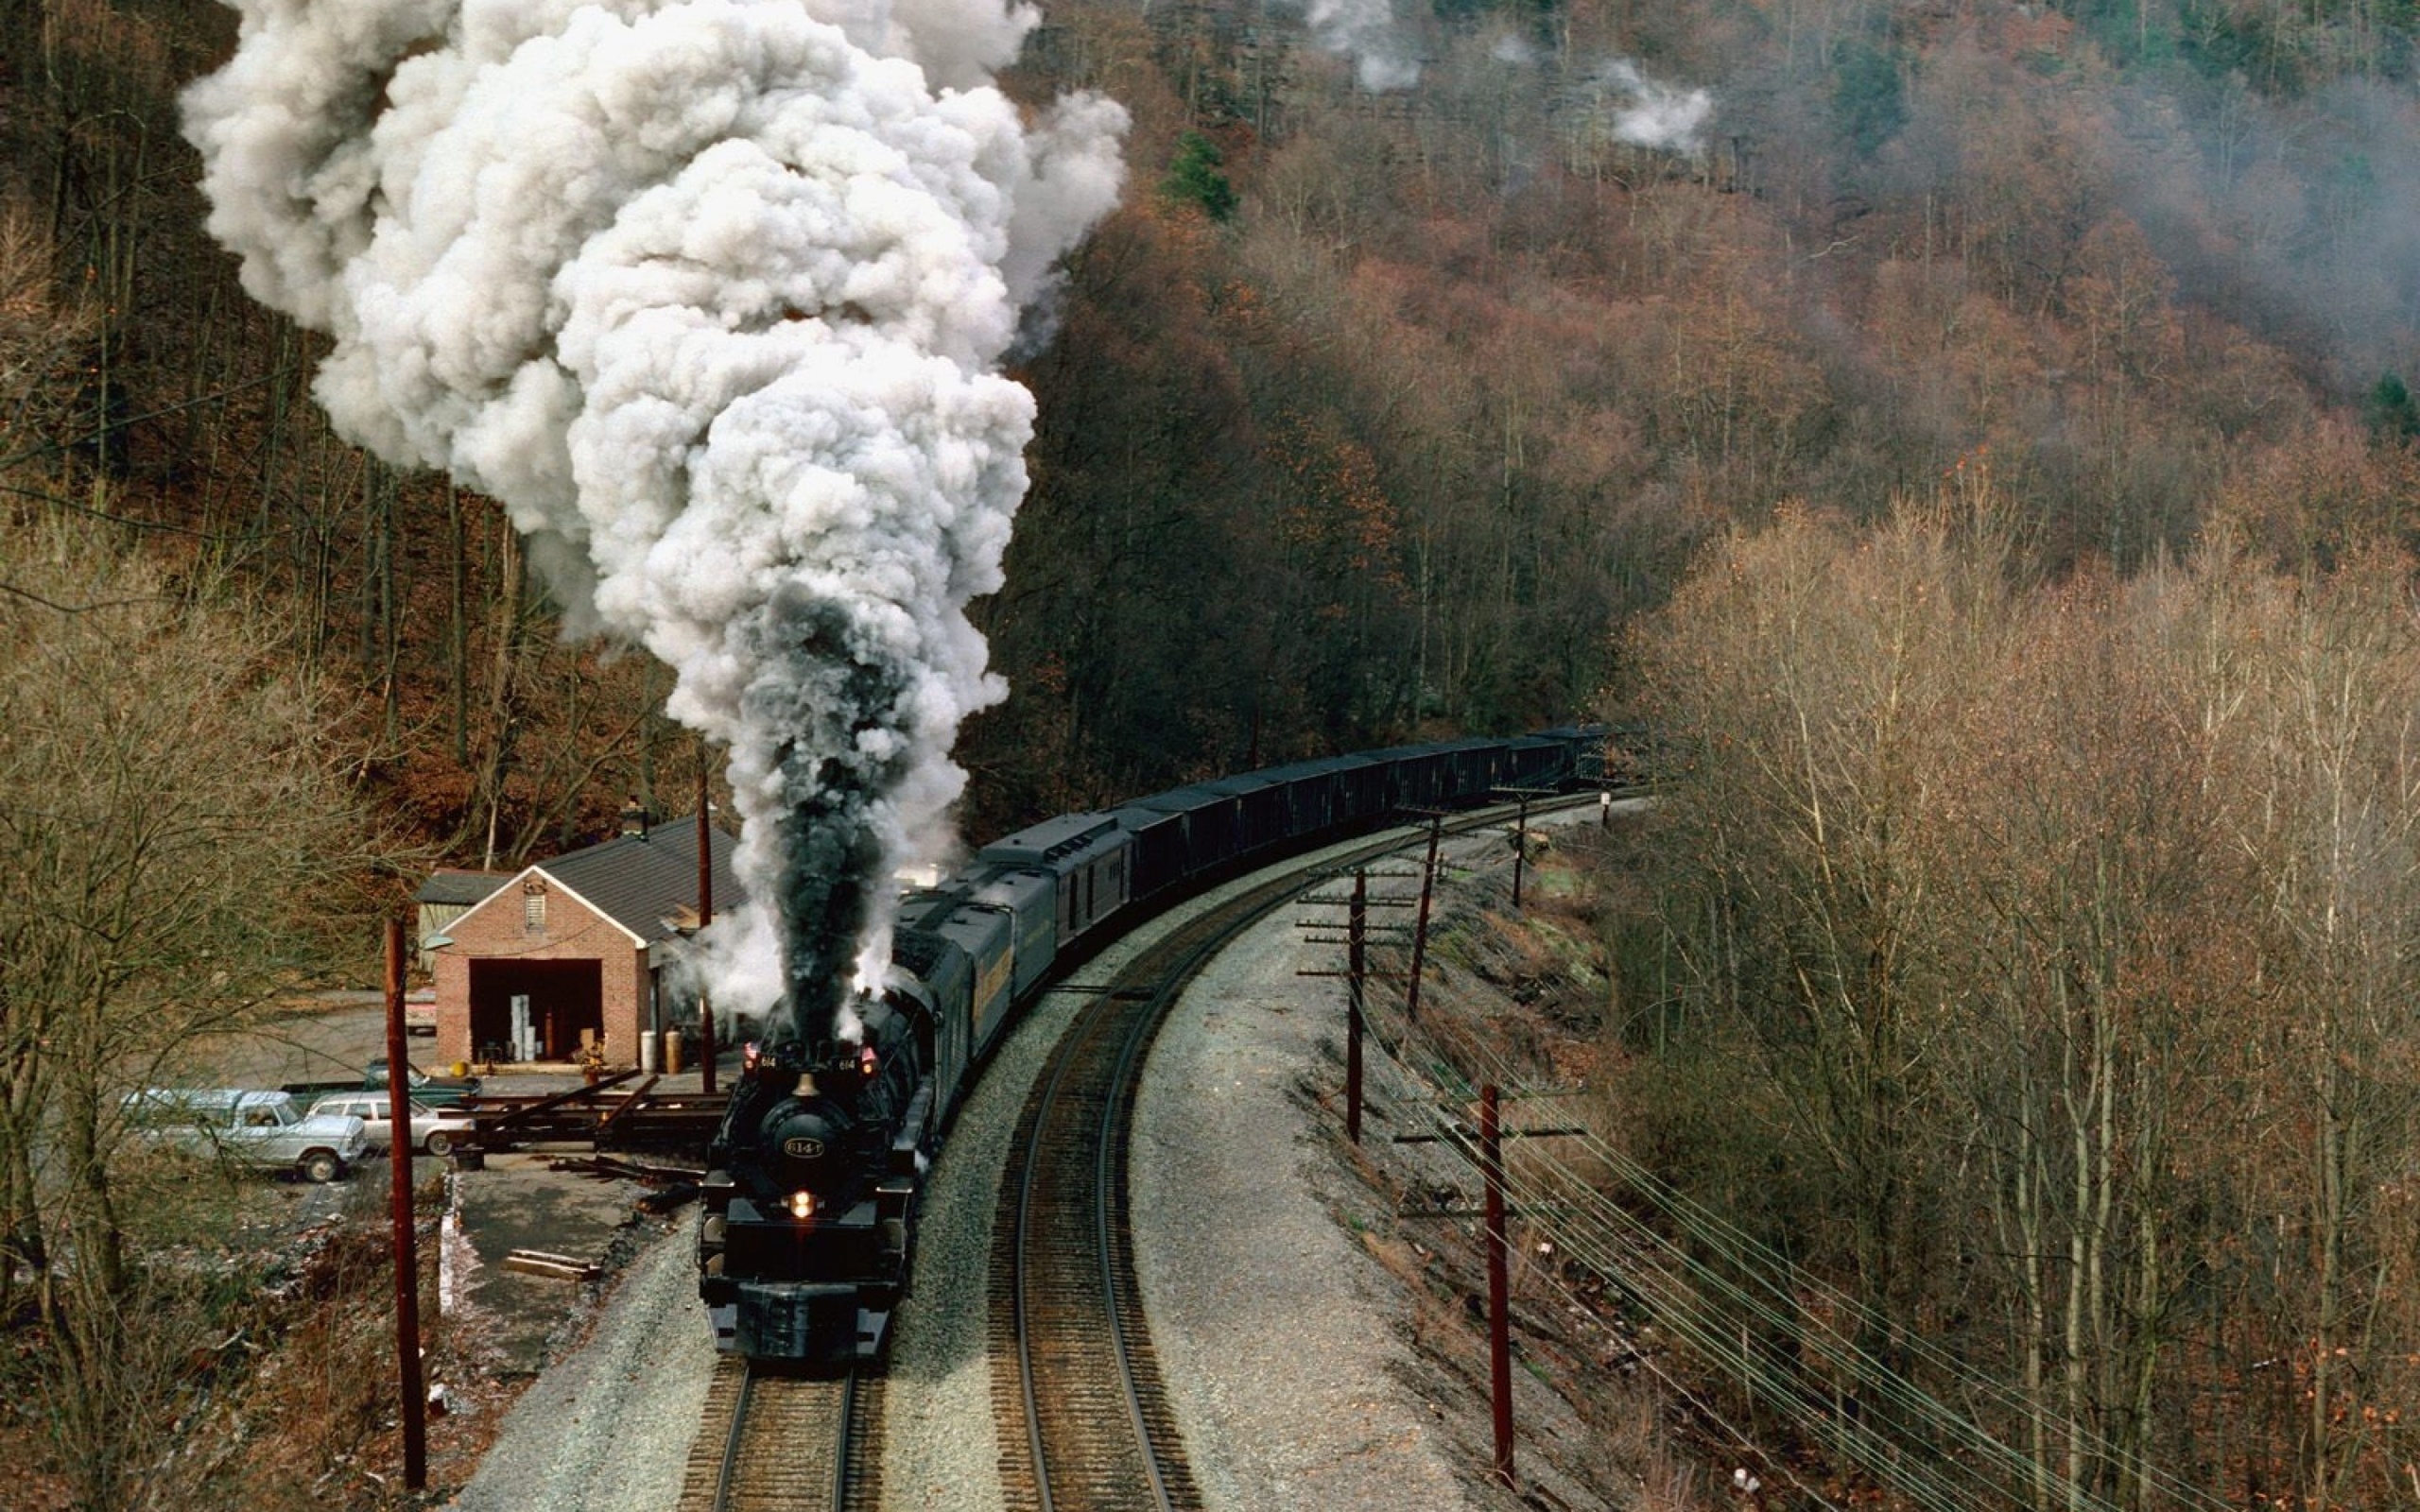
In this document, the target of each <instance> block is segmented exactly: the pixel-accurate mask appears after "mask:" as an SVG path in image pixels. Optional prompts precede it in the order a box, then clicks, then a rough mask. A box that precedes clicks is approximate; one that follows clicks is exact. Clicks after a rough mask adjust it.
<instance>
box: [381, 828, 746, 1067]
mask: <svg viewBox="0 0 2420 1512" xmlns="http://www.w3.org/2000/svg"><path fill="white" fill-rule="evenodd" d="M711 833H712V840H711V846H712V854H713V863H712V864H713V868H714V872H713V875H714V907H715V912H716V913H717V915H720V914H722V913H724V912H727V911H728V910H730V909H732V908H735V907H737V906H738V905H739V903H740V902H741V901H742V899H741V894H740V890H739V885H738V882H737V880H736V879H735V878H734V877H733V875H732V871H731V855H732V851H733V849H734V846H735V841H734V840H733V838H732V836H731V835H729V834H727V833H724V832H723V831H722V830H720V829H715V830H713V831H712V832H711ZM697 918H698V821H697V819H696V818H695V817H694V816H693V817H690V818H686V819H676V820H674V821H673V822H671V823H669V824H663V825H656V826H653V827H652V828H650V827H648V825H647V824H646V823H645V822H644V819H643V818H641V819H640V821H639V822H638V823H637V824H636V825H635V826H633V827H632V828H631V830H630V831H627V832H626V833H623V834H622V835H620V836H618V837H616V838H614V839H612V840H607V841H605V842H604V843H603V844H601V845H593V846H590V847H588V848H587V849H586V850H584V851H572V852H570V853H569V854H567V855H562V856H557V857H556V858H554V859H553V860H551V861H544V862H540V863H539V864H537V865H536V866H532V867H530V868H527V869H526V870H524V871H521V872H519V873H517V874H515V875H513V876H511V877H510V878H507V879H506V880H505V881H504V883H503V885H501V886H498V887H496V888H495V889H494V890H493V891H492V892H490V893H489V894H488V895H487V896H486V897H485V898H484V899H483V900H481V901H480V902H476V903H475V904H473V905H471V906H470V907H469V908H467V909H465V910H464V911H463V912H462V913H461V915H460V916H459V917H458V918H456V919H453V920H452V921H451V922H450V923H448V924H447V925H446V926H445V927H444V932H443V933H442V934H441V935H438V936H434V937H432V938H430V939H428V940H426V941H425V942H424V948H425V949H426V952H427V954H428V955H429V956H430V958H431V959H432V960H433V961H434V963H435V970H436V976H437V1058H438V1059H439V1060H440V1061H441V1062H443V1061H456V1060H474V1061H506V1060H512V1059H515V1058H517V1056H516V1052H515V1049H514V1034H515V1031H516V1027H519V1026H526V1032H527V1040H528V1041H529V1048H532V1049H534V1050H535V1052H536V1054H535V1056H534V1057H533V1058H535V1059H538V1060H564V1061H567V1060H570V1059H572V1058H574V1057H577V1056H578V1055H579V1051H580V1047H581V1044H582V1043H583V1040H596V1041H598V1042H601V1043H602V1045H603V1047H604V1056H605V1061H606V1063H607V1064H608V1065H610V1066H631V1065H636V1064H639V1062H640V1052H639V1036H640V1035H641V1034H642V1033H646V1032H652V1031H655V1030H660V1029H664V1028H669V1027H674V1026H676V1025H679V1024H681V1023H683V1022H686V1019H685V1018H684V1015H688V1016H694V1012H695V1009H694V1000H691V999H687V998H678V999H676V997H675V996H674V995H673V994H672V992H671V991H670V990H669V988H667V985H666V969H667V968H668V967H670V966H671V965H672V964H673V963H674V962H675V961H677V960H679V959H680V957H681V954H682V952H683V950H685V949H686V948H687V942H686V940H685V938H684V936H683V930H684V929H685V928H687V927H689V926H691V925H694V924H695V923H696V922H697ZM516 999H517V1000H520V1001H519V1002H518V1003H517V1004H516V1001H515V1000H516Z"/></svg>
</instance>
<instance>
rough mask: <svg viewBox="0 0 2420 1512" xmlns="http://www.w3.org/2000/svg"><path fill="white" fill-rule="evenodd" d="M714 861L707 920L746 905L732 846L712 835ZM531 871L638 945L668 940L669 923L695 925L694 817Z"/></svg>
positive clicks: (728, 838) (731, 840) (571, 854)
mask: <svg viewBox="0 0 2420 1512" xmlns="http://www.w3.org/2000/svg"><path fill="white" fill-rule="evenodd" d="M709 844H710V846H711V848H712V850H713V854H714V861H713V867H714V883H715V897H714V905H715V912H716V914H717V915H720V914H722V913H725V912H727V911H729V910H731V909H734V908H736V907H738V906H739V904H740V903H741V902H744V901H745V900H746V894H744V893H742V892H741V891H740V887H739V879H738V878H736V877H735V876H733V875H732V870H731V856H732V852H733V851H735V850H736V849H737V848H738V844H739V842H738V841H737V840H735V839H734V838H733V837H732V836H731V835H729V834H727V833H724V832H723V831H721V830H720V829H717V830H715V831H713V838H712V840H711V841H710V842H709ZM537 869H538V870H540V871H543V872H544V873H545V874H546V875H547V876H549V877H552V878H554V879H555V880H556V881H557V882H560V883H562V885H564V886H566V887H568V888H570V889H571V890H572V891H573V892H575V893H578V894H579V896H580V897H581V898H582V899H583V900H585V901H586V902H588V904H589V905H590V906H591V907H593V908H595V909H596V910H597V911H598V912H599V913H602V914H604V915H605V916H606V917H608V918H610V919H613V920H614V922H615V923H617V924H619V925H621V926H622V927H623V928H624V929H627V930H629V931H630V932H631V934H633V935H635V936H638V937H639V939H640V941H641V942H642V943H643V944H647V945H653V944H655V943H657V942H658V941H660V940H666V939H670V938H671V937H673V936H675V935H676V934H678V933H679V931H678V930H677V929H676V928H675V927H674V921H675V920H677V919H682V918H683V917H688V918H690V919H694V918H695V915H696V911H697V906H698V820H697V816H695V815H692V816H689V817H688V818H685V819H674V820H672V821H671V822H670V823H668V824H659V825H656V826H655V827H654V828H652V829H650V830H648V833H645V834H625V835H620V836H617V837H616V838H614V839H611V840H607V841H605V842H604V843H602V844H600V845H592V846H590V847H589V848H588V849H586V850H585V851H571V852H569V853H568V854H565V855H560V856H557V857H555V858H554V859H553V860H551V861H542V862H539V863H538V866H537Z"/></svg>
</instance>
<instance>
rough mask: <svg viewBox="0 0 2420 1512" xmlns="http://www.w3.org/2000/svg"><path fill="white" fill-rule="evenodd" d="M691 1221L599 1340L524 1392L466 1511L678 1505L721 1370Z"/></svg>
mask: <svg viewBox="0 0 2420 1512" xmlns="http://www.w3.org/2000/svg"><path fill="white" fill-rule="evenodd" d="M693 1244H694V1242H693V1240H692V1239H691V1237H690V1232H689V1229H688V1228H687V1227H686V1226H685V1225H675V1226H674V1227H673V1229H671V1231H669V1232H667V1233H665V1234H662V1235H660V1236H658V1237H657V1238H655V1239H654V1240H652V1241H651V1242H650V1243H649V1244H648V1246H647V1248H645V1249H644V1250H642V1251H641V1252H640V1254H639V1256H638V1258H637V1259H636V1260H635V1261H633V1262H632V1263H631V1266H630V1269H629V1270H628V1271H627V1272H625V1273H624V1275H623V1277H622V1280H621V1283H620V1285H619V1287H618V1288H617V1289H616V1290H615V1292H614V1296H613V1297H611V1298H610V1299H609V1301H608V1302H607V1304H606V1306H605V1308H604V1311H603V1313H602V1314H601V1315H600V1316H599V1317H598V1319H597V1323H596V1332H595V1333H594V1334H592V1335H591V1336H590V1338H589V1340H588V1343H587V1344H586V1345H585V1346H583V1347H582V1348H581V1349H579V1351H578V1352H577V1353H575V1354H573V1355H571V1356H570V1357H569V1358H568V1359H565V1360H562V1361H561V1362H559V1363H558V1364H556V1365H554V1366H551V1367H549V1368H548V1369H547V1370H546V1371H545V1373H544V1374H543V1375H541V1376H540V1377H539V1378H538V1380H537V1382H536V1383H534V1384H532V1385H531V1386H530V1388H529V1389H528V1390H527V1392H525V1393H523V1395H522V1397H521V1400H519V1401H518V1402H515V1403H514V1404H513V1407H512V1410H511V1412H510V1414H509V1415H508V1416H507V1417H506V1418H505V1421H504V1425H503V1427H502V1428H501V1429H500V1430H499V1431H498V1433H497V1435H496V1439H495V1443H494V1445H493V1447H492V1448H491V1449H490V1450H489V1451H488V1454H487V1458H486V1459H485V1460H483V1461H482V1462H481V1463H480V1465H479V1472H478V1474H477V1475H476V1476H475V1477H473V1479H472V1481H471V1484H470V1485H469V1486H465V1487H464V1488H463V1490H462V1492H461V1494H460V1495H458V1497H456V1498H455V1499H454V1501H452V1502H451V1503H447V1504H448V1505H450V1506H454V1507H458V1508H460V1509H461V1512H666V1509H668V1508H669V1507H671V1506H672V1505H673V1504H674V1503H677V1502H679V1501H680V1499H681V1478H682V1472H683V1469H684V1467H685V1464H686V1461H687V1459H688V1454H689V1440H690V1437H691V1435H692V1434H693V1433H694V1432H695V1430H696V1428H697V1426H698V1417H699V1414H700V1412H702V1411H703V1410H704V1406H705V1400H706V1381H707V1378H708V1377H710V1376H711V1375H713V1373H714V1360H715V1351H714V1343H713V1341H712V1339H711V1338H709V1336H708V1333H707V1329H706V1314H705V1310H704V1308H703V1307H702V1306H700V1303H699V1301H698V1290H697V1288H698V1280H697V1273H696V1271H695V1269H694V1268H693V1267H694V1264H695V1261H694V1249H693Z"/></svg>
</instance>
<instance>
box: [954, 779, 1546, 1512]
mask: <svg viewBox="0 0 2420 1512" xmlns="http://www.w3.org/2000/svg"><path fill="white" fill-rule="evenodd" d="M1533 812H1535V811H1533ZM1501 817H1502V815H1501V814H1499V813H1497V812H1496V811H1494V810H1482V811H1479V812H1478V813H1477V814H1475V815H1472V816H1466V817H1464V818H1461V819H1458V820H1455V821H1451V822H1449V823H1448V824H1447V826H1446V828H1447V829H1448V830H1449V831H1460V830H1465V829H1471V828H1477V827H1479V826H1482V825H1485V824H1489V823H1494V822H1497V821H1498V820H1500V818H1501ZM1407 843H1410V842H1409V840H1408V839H1407V837H1406V836H1404V835H1403V834H1402V833H1400V832H1398V833H1396V834H1395V835H1393V836H1392V837H1391V838H1389V839H1387V840H1384V841H1379V842H1374V843H1373V844H1371V845H1369V846H1366V847H1362V848H1359V849H1357V851H1353V852H1351V853H1349V854H1348V855H1347V856H1345V857H1343V858H1341V860H1339V859H1337V858H1330V859H1328V860H1326V861H1323V862H1322V863H1320V864H1319V865H1318V866H1317V867H1315V868H1313V867H1305V868H1289V869H1288V870H1287V871H1286V872H1285V874H1284V875H1283V876H1282V877H1280V878H1277V879H1275V880H1272V881H1270V882H1266V883H1262V884H1259V885H1254V886H1252V887H1250V888H1248V889H1246V890H1244V891H1242V892H1240V893H1238V894H1237V895H1236V896H1235V897H1234V898H1232V899H1229V900H1227V901H1225V902H1220V903H1219V904H1217V905H1215V906H1213V907H1211V908H1208V909H1205V910H1203V911H1202V912H1201V914H1200V915H1198V916H1196V917H1195V918H1194V919H1189V920H1187V921H1186V922H1184V923H1183V924H1180V925H1179V926H1177V927H1176V928H1175V929H1173V930H1171V931H1169V932H1168V934H1167V935H1166V936H1163V937H1162V938H1161V939H1159V940H1157V941H1155V942H1153V943H1152V944H1151V945H1150V946H1149V947H1147V948H1146V949H1144V950H1143V951H1142V952H1141V953H1140V954H1138V955H1136V957H1135V958H1134V959H1133V960H1132V962H1131V963H1129V964H1128V965H1127V966H1125V967H1124V968H1122V969H1121V970H1119V971H1117V973H1116V974H1115V978H1114V979H1113V980H1111V981H1110V982H1108V983H1107V984H1105V985H1104V986H1102V987H1101V988H1098V989H1097V990H1096V991H1095V995H1094V997H1093V1001H1092V1002H1091V1004H1090V1005H1087V1006H1086V1007H1085V1008H1084V1010H1083V1011H1082V1012H1081V1013H1080V1015H1079V1016H1078V1018H1077V1019H1076V1021H1075V1022H1073V1023H1072V1024H1070V1025H1069V1026H1068V1028H1067V1031H1066V1032H1065V1034H1064V1035H1063V1036H1062V1037H1061V1039H1060V1041H1059V1044H1058V1046H1057V1048H1056V1049H1055V1050H1054V1051H1053V1053H1052V1055H1051V1057H1050V1059H1049V1062H1048V1063H1047V1064H1046V1065H1045V1066H1044V1067H1043V1070H1042V1073H1041V1074H1040V1075H1039V1076H1038V1077H1036V1078H1035V1081H1034V1086H1033V1091H1031V1093H1029V1095H1028V1097H1027V1099H1026V1105H1025V1108H1024V1111H1023V1113H1022V1114H1021V1115H1020V1116H1019V1119H1018V1123H1017V1129H1016V1133H1015V1135H1014V1136H1013V1138H1012V1139H1011V1142H1010V1146H1009V1149H1010V1153H1009V1160H1008V1167H1007V1169H1006V1171H1004V1172H1003V1174H1002V1177H1001V1182H1000V1197H999V1208H998V1212H997V1217H996V1221H995V1223H994V1229H993V1251H992V1267H991V1295H990V1333H991V1357H992V1361H993V1366H992V1368H993V1383H992V1401H993V1410H994V1420H995V1422H996V1424H997V1426H998V1431H999V1435H1000V1480H1001V1485H1002V1489H1003V1491H1004V1492H1005V1493H1006V1500H1007V1502H1008V1504H1009V1505H1010V1506H1011V1507H1012V1508H1019V1509H1031V1512H1094V1509H1098V1512H1148V1509H1157V1512H1184V1509H1187V1508H1198V1507H1199V1506H1201V1496H1200V1493H1199V1492H1198V1490H1197V1489H1196V1488H1195V1486H1194V1484H1193V1479H1192V1475H1191V1473H1190V1471H1189V1470H1188V1469H1186V1467H1185V1462H1184V1445H1183V1444H1182V1442H1181V1441H1180V1438H1179V1435H1178V1431H1177V1426H1176V1421H1175V1417H1174V1416H1173V1414H1172V1413H1171V1411H1170V1409H1169V1406H1168V1400H1167V1390H1166V1387H1165V1385H1164V1384H1163V1383H1162V1381H1161V1378H1160V1372H1159V1366H1158V1363H1157V1360H1156V1357H1155V1356H1154V1354H1153V1352H1152V1349H1151V1339H1150V1327H1149V1325H1148V1324H1147V1323H1146V1322H1145V1321H1144V1317H1143V1307H1142V1294H1141V1288H1140V1286H1139V1284H1138V1283H1137V1280H1136V1278H1135V1272H1134V1259H1133V1245H1132V1236H1131V1234H1130V1233H1129V1231H1128V1227H1127V1214H1128V1202H1127V1186H1126V1170H1127V1159H1128V1144H1129V1138H1128V1136H1129V1133H1130V1132H1131V1130H1132V1124H1133V1113H1134V1094H1135V1091H1136V1088H1137V1086H1138V1085H1139V1083H1140V1080H1141V1076H1140V1073H1141V1069H1142V1063H1143V1057H1144V1056H1145V1055H1146V1054H1147V1053H1148V1052H1149V1051H1150V1044H1151V1040H1152V1038H1153V1036H1154V1035H1156V1034H1157V1033H1158V1030H1159V1026H1160V1022H1161V1021H1162V1020H1163V1019H1165V1018H1166V1017H1167V1011H1168V1009H1169V1007H1170V1006H1172V1005H1174V1003H1175V1002H1176V999H1177V996H1178V994H1179V993H1180V992H1181V991H1182V990H1183V989H1184V984H1185V983H1186V982H1187V981H1189V980H1190V979H1191V978H1192V977H1193V976H1194V974H1195V973H1196V972H1198V971H1200V970H1201V968H1202V966H1203V965H1205V964H1206V963H1207V962H1208V961H1209V960H1210V958H1211V957H1212V956H1214V955H1215V954H1218V952H1219V950H1220V949H1221V948H1222V947H1224V946H1225V945H1226V944H1227V943H1228V942H1229V941H1231V940H1233V939H1234V938H1235V937H1236V936H1237V935H1239V934H1241V933H1242V932H1243V931H1244V930H1245V929H1247V928H1249V927H1250V926H1251V925H1252V924H1253V922H1255V921H1256V920H1258V919H1261V918H1262V917H1263V916H1265V915H1267V914H1268V913H1270V912H1271V910H1273V909H1276V908H1278V907H1281V906H1283V905H1284V904H1285V903H1287V902H1288V901H1289V900H1291V899H1292V898H1294V897H1295V896H1296V894H1297V893H1298V892H1299V891H1300V889H1301V887H1302V884H1303V878H1304V877H1305V874H1307V873H1309V872H1311V871H1315V870H1316V871H1333V870H1336V869H1338V868H1340V866H1346V867H1349V866H1353V865H1357V864H1359V863H1361V862H1364V861H1367V860H1370V859H1374V858H1375V857H1377V856H1380V855H1384V854H1387V853H1389V852H1391V851H1396V850H1399V849H1401V848H1402V847H1403V846H1404V845H1406V844H1407Z"/></svg>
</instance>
